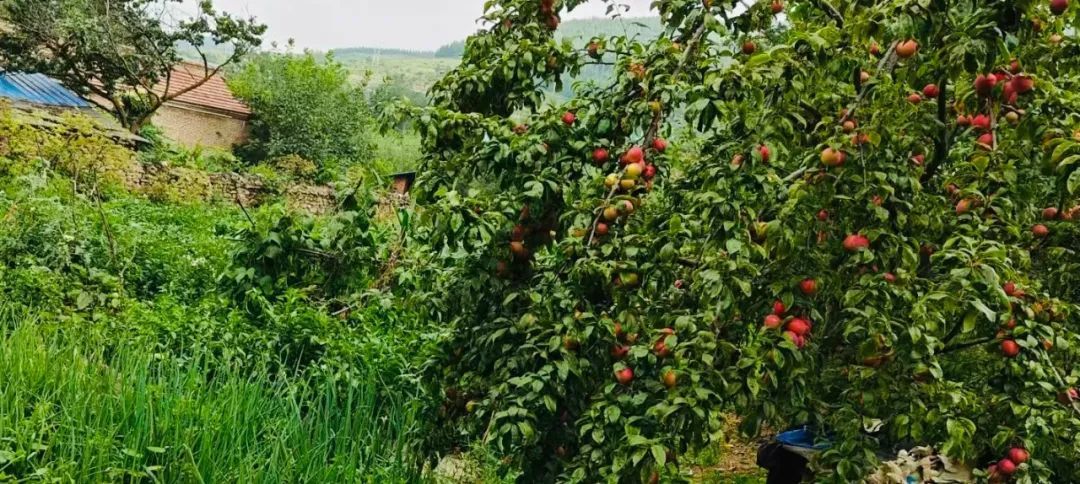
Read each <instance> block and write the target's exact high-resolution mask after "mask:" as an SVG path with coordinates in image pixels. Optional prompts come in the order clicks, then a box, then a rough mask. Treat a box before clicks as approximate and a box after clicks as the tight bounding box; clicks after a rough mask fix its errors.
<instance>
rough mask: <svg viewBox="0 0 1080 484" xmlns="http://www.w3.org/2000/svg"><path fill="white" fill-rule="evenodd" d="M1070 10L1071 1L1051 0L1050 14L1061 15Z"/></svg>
mask: <svg viewBox="0 0 1080 484" xmlns="http://www.w3.org/2000/svg"><path fill="white" fill-rule="evenodd" d="M1068 9H1069V0H1050V13H1053V14H1054V15H1061V14H1063V13H1065V11H1066V10H1068Z"/></svg>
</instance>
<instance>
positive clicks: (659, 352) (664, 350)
mask: <svg viewBox="0 0 1080 484" xmlns="http://www.w3.org/2000/svg"><path fill="white" fill-rule="evenodd" d="M665 338H666V336H664V337H661V338H660V339H659V340H657V341H656V343H653V353H656V356H659V357H661V358H667V357H669V356H671V348H668V345H667V343H665V342H664V339H665Z"/></svg>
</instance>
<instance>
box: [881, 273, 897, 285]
mask: <svg viewBox="0 0 1080 484" xmlns="http://www.w3.org/2000/svg"><path fill="white" fill-rule="evenodd" d="M882 277H884V278H885V282H887V283H889V284H892V283H894V282H896V274H893V273H891V272H886V273H885V275H884V276H882Z"/></svg>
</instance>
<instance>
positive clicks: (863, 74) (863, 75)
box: [859, 71, 873, 84]
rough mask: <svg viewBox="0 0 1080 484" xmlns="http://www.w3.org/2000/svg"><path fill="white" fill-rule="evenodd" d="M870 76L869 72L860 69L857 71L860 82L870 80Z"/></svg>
mask: <svg viewBox="0 0 1080 484" xmlns="http://www.w3.org/2000/svg"><path fill="white" fill-rule="evenodd" d="M872 77H873V76H871V75H870V73H869V72H866V71H862V72H860V73H859V83H860V84H866V83H868V82H870V78H872Z"/></svg>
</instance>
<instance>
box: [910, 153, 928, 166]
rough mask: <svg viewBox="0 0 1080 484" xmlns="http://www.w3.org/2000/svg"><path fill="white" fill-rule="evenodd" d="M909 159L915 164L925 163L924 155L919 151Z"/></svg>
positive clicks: (921, 164)
mask: <svg viewBox="0 0 1080 484" xmlns="http://www.w3.org/2000/svg"><path fill="white" fill-rule="evenodd" d="M911 161H913V162H915V166H923V163H926V155H924V154H922V153H919V154H917V155H915V156H912V157H911Z"/></svg>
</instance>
